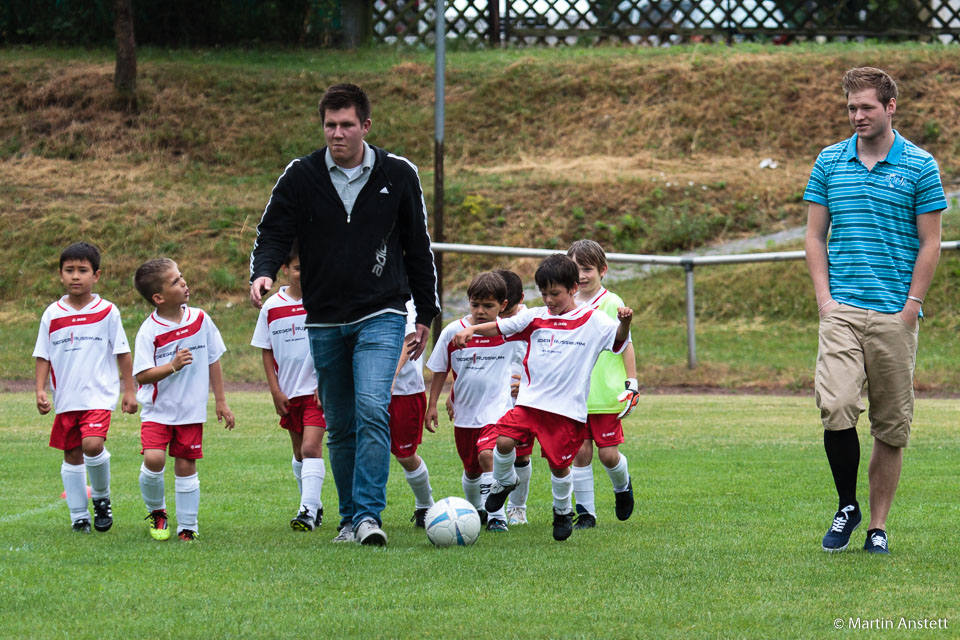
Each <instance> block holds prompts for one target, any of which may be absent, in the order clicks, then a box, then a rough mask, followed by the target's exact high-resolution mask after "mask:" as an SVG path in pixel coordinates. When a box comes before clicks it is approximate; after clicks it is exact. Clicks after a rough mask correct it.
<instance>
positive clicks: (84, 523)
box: [73, 518, 90, 533]
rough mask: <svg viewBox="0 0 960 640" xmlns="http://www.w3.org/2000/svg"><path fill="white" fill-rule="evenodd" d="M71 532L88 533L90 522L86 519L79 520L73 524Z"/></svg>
mask: <svg viewBox="0 0 960 640" xmlns="http://www.w3.org/2000/svg"><path fill="white" fill-rule="evenodd" d="M73 530H74V531H75V532H76V533H90V521H89V520H87V519H86V518H81V519H80V520H77V521H76V522H74V523H73Z"/></svg>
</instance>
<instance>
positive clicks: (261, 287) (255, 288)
mask: <svg viewBox="0 0 960 640" xmlns="http://www.w3.org/2000/svg"><path fill="white" fill-rule="evenodd" d="M272 288H273V278H268V277H267V276H260V277H259V278H257V279H256V280H254V281H253V283H252V284H251V285H250V304H252V305H253V306H254V307H256V308H257V309H259V308H260V307H261V306H263V295H264V294H265V293H267V292H268V291H270V289H272Z"/></svg>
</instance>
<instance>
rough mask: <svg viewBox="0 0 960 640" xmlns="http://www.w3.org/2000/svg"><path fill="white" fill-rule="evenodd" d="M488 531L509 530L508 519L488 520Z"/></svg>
mask: <svg viewBox="0 0 960 640" xmlns="http://www.w3.org/2000/svg"><path fill="white" fill-rule="evenodd" d="M487 531H493V532H495V533H500V532H501V531H509V529H507V521H506V520H501V519H500V518H490V519H489V520H487Z"/></svg>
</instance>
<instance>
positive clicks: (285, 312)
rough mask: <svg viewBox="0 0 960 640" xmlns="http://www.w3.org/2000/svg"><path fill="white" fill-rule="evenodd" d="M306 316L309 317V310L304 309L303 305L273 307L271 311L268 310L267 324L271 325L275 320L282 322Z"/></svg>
mask: <svg viewBox="0 0 960 640" xmlns="http://www.w3.org/2000/svg"><path fill="white" fill-rule="evenodd" d="M278 295H279V294H278ZM305 315H307V310H306V309H304V308H303V305H302V304H292V305H287V306H283V307H273V308H271V309H267V324H270V323H271V322H273V321H274V320H282V319H283V318H290V317H292V316H305Z"/></svg>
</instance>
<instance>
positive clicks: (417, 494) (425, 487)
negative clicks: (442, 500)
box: [403, 459, 433, 509]
mask: <svg viewBox="0 0 960 640" xmlns="http://www.w3.org/2000/svg"><path fill="white" fill-rule="evenodd" d="M403 476H404V477H405V478H406V479H407V484H408V485H410V490H411V491H413V497H414V499H415V500H416V502H415V505H416V508H417V509H429V508H430V507H432V506H433V488H432V487H431V486H430V471H429V470H428V469H427V463H426V462H424V461H423V460H422V459H421V460H420V466H419V467H417V468H416V469H414V470H413V471H407V470H406V469H404V470H403Z"/></svg>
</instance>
